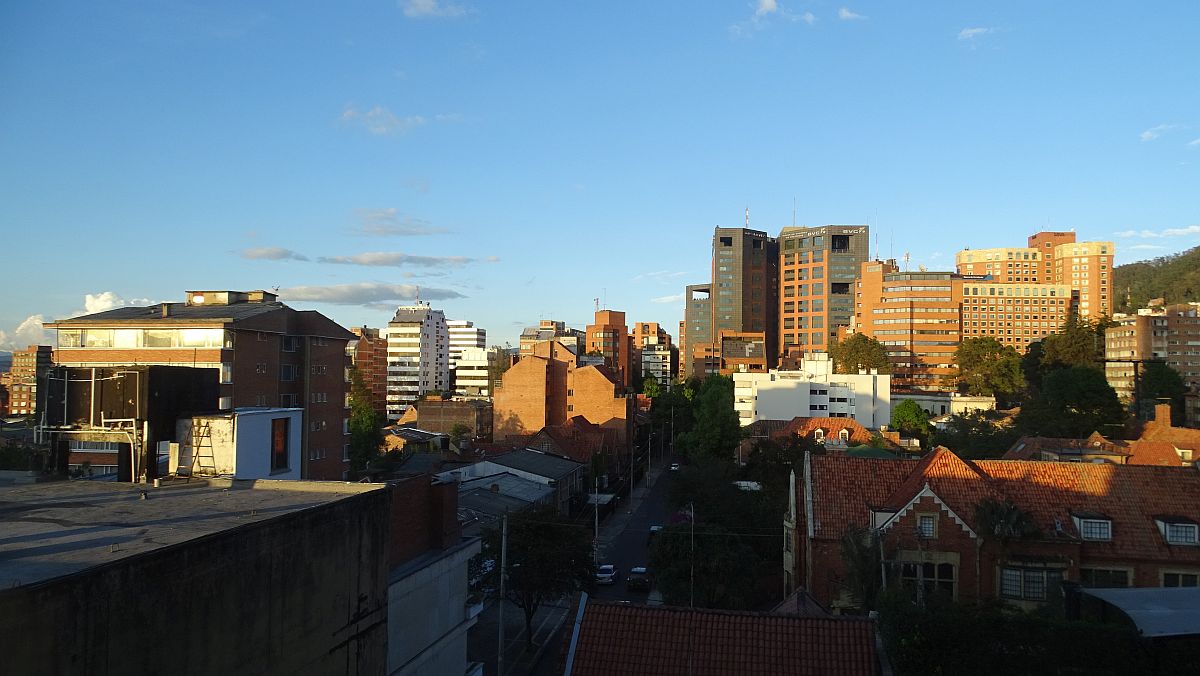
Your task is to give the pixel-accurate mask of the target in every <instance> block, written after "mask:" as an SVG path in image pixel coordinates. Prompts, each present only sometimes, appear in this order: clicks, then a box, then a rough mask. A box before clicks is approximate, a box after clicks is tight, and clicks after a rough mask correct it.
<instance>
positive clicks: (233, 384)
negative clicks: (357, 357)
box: [46, 291, 354, 480]
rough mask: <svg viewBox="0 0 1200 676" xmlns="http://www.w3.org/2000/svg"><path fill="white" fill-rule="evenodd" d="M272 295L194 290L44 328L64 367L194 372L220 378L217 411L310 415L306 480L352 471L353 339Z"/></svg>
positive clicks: (306, 435)
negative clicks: (51, 332) (53, 336)
mask: <svg viewBox="0 0 1200 676" xmlns="http://www.w3.org/2000/svg"><path fill="white" fill-rule="evenodd" d="M276 298H277V297H276V295H275V294H273V293H269V292H266V291H246V292H243V291H188V292H187V299H186V301H185V302H182V303H160V304H157V305H151V306H149V307H123V308H117V309H114V310H108V311H105V312H99V313H95V314H90V315H83V316H80V317H73V318H71V319H62V320H58V321H55V322H51V323H49V324H46V327H47V328H50V329H55V330H57V332H58V349H57V350H55V352H54V362H55V363H56V364H58V365H61V366H75V367H93V366H95V367H101V366H126V365H168V366H191V367H194V368H207V369H214V370H216V371H217V372H218V373H219V382H220V396H219V398H218V399H217V400H216V401H214V402H212V406H213V408H214V409H219V410H229V409H233V408H242V407H251V406H259V407H261V406H280V407H285V408H286V407H300V408H303V409H304V429H303V431H304V434H303V440H302V462H303V467H302V476H303V477H304V478H306V479H326V480H329V479H342V478H343V477H344V476H345V472H346V470H347V469H349V453H348V451H349V444H348V441H349V439H348V438H347V433H348V431H347V420H348V417H347V416H348V410H347V404H348V403H349V402H348V396H347V395H348V393H349V382H348V380H349V379H348V375H349V368H348V367H349V366H350V360H349V356H348V355H347V343H348V342H349V341H350V340H353V339H354V334H352V333H350V332H349V331H347V330H346V329H344V328H342V327H341V326H339V325H338V324H337V323H336V322H334V321H333V320H331V319H329V318H328V317H326V316H324V315H322V314H321V313H319V312H315V311H312V310H294V309H292V308H290V307H288V306H287V305H284V304H283V303H281V302H279V301H278V300H277V299H276Z"/></svg>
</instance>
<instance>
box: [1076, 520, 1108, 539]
mask: <svg viewBox="0 0 1200 676" xmlns="http://www.w3.org/2000/svg"><path fill="white" fill-rule="evenodd" d="M1079 535H1080V536H1081V537H1083V539H1084V540H1100V541H1108V540H1111V539H1112V522H1111V521H1109V520H1108V519H1080V524H1079Z"/></svg>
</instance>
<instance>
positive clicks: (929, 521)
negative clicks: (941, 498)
mask: <svg viewBox="0 0 1200 676" xmlns="http://www.w3.org/2000/svg"><path fill="white" fill-rule="evenodd" d="M917 535H918V536H920V537H922V538H935V537H937V517H936V516H934V515H933V514H921V515H919V516H918V517H917Z"/></svg>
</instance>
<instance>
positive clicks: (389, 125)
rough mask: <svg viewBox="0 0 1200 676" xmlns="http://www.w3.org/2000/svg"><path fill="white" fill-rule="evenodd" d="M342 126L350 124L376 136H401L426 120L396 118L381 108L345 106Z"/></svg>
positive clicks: (412, 116) (419, 117)
mask: <svg viewBox="0 0 1200 676" xmlns="http://www.w3.org/2000/svg"><path fill="white" fill-rule="evenodd" d="M341 121H342V124H352V125H355V126H359V127H362V128H363V129H366V130H367V132H368V133H370V134H374V135H376V136H389V135H391V134H403V133H405V132H407V131H409V130H410V129H413V128H415V127H420V126H421V125H423V124H425V123H426V122H427V120H426V119H425V118H424V117H422V116H420V115H409V116H408V117H398V116H396V115H395V114H394V113H393V112H392V111H390V110H388V109H387V108H384V107H383V106H375V107H374V108H372V109H370V110H365V111H363V110H359V109H358V108H356V107H355V106H353V105H349V106H346V108H345V110H343V111H342V116H341Z"/></svg>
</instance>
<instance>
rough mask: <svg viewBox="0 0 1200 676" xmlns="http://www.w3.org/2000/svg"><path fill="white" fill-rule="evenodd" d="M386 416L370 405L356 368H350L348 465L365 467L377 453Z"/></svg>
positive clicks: (358, 468)
mask: <svg viewBox="0 0 1200 676" xmlns="http://www.w3.org/2000/svg"><path fill="white" fill-rule="evenodd" d="M386 422H387V418H386V417H385V416H384V415H383V414H382V413H380V412H379V411H377V410H376V409H375V408H374V407H372V405H371V394H370V391H369V390H367V384H366V383H365V382H364V381H363V377H362V373H361V372H359V370H358V369H356V368H352V369H350V423H349V426H350V467H351V469H352V470H354V471H360V470H362V469H365V468H366V466H367V463H368V462H370V461H371V460H372V459H374V458H375V456H377V455H379V449H380V447H381V446H382V445H383V426H384V425H385V424H386Z"/></svg>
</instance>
